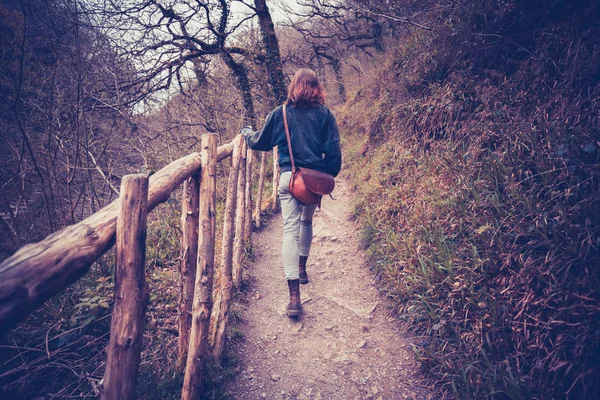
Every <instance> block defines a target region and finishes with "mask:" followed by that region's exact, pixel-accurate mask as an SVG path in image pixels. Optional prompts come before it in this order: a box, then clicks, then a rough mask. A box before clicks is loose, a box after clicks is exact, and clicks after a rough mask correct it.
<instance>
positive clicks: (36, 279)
mask: <svg viewBox="0 0 600 400" xmlns="http://www.w3.org/2000/svg"><path fill="white" fill-rule="evenodd" d="M232 151H233V144H232V143H228V144H226V145H223V146H220V147H219V149H218V151H217V153H218V154H217V161H220V160H222V159H224V158H226V157H229V156H230V155H231V152H232ZM201 162H202V157H201V156H200V155H199V154H198V153H194V154H190V155H188V156H185V157H182V158H180V159H179V160H177V161H174V162H172V163H171V164H169V165H167V166H166V167H164V168H163V169H161V170H160V171H158V172H157V173H155V174H154V175H152V176H151V177H150V184H149V189H148V203H147V210H148V212H150V211H152V210H153V209H154V208H155V207H156V206H157V205H159V204H160V203H162V202H164V201H166V200H167V199H168V198H169V196H170V195H171V192H172V191H173V190H175V188H177V187H178V186H179V185H180V184H181V182H183V181H184V180H185V179H187V178H188V177H189V176H190V175H192V174H193V173H194V172H196V171H198V169H199V168H200V165H201ZM117 208H118V201H117V200H115V201H114V202H112V203H111V204H109V205H108V206H106V207H104V208H103V209H101V210H99V211H98V212H96V213H95V214H93V215H91V216H89V217H88V218H86V219H85V220H83V221H81V222H80V223H78V224H75V225H71V226H68V227H66V228H64V229H63V230H61V231H58V232H55V233H53V234H52V235H50V236H48V237H47V238H45V239H44V240H42V241H41V242H38V243H35V244H29V245H27V246H24V247H22V248H21V249H20V250H19V251H17V252H16V253H15V254H14V255H12V256H11V257H9V258H7V259H6V260H4V261H3V262H2V264H0V337H1V336H2V335H4V334H5V333H6V332H8V330H9V329H11V328H12V327H13V326H15V325H16V324H17V323H18V322H19V321H20V320H22V319H24V318H25V317H27V315H29V313H31V312H32V311H33V310H35V309H36V308H37V307H39V306H40V305H42V304H43V303H44V301H46V300H47V299H49V298H50V297H52V296H53V295H54V294H56V293H58V292H60V291H61V290H63V289H64V288H66V287H67V286H69V285H70V284H72V283H73V282H75V281H77V280H78V279H79V278H81V277H82V276H83V275H84V274H85V273H86V272H87V271H88V269H89V268H90V265H92V263H93V262H94V261H96V260H97V259H98V258H99V257H100V256H101V255H102V254H104V253H105V252H106V251H107V250H108V249H109V248H110V247H111V246H112V245H113V243H114V242H113V240H114V238H115V228H116V221H117V212H118V210H117Z"/></svg>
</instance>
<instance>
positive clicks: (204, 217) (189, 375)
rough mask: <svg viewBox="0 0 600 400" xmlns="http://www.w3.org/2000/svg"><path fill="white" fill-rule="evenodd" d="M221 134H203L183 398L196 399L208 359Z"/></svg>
mask: <svg viewBox="0 0 600 400" xmlns="http://www.w3.org/2000/svg"><path fill="white" fill-rule="evenodd" d="M217 139H218V135H214V134H204V135H202V153H201V157H202V169H201V171H200V173H201V180H200V209H199V219H200V223H199V226H198V231H199V232H198V267H197V268H198V269H197V271H196V288H195V290H194V303H193V307H192V328H191V331H190V344H189V349H188V358H187V362H186V368H185V376H184V379H183V389H182V393H181V398H182V399H183V400H195V399H197V398H199V397H200V394H201V390H202V374H203V372H204V366H205V364H206V360H207V358H208V325H209V322H210V313H211V308H212V287H213V274H214V262H215V226H216V218H215V217H216V208H215V204H216V182H217V179H216V178H217Z"/></svg>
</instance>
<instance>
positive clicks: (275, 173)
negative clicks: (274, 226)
mask: <svg viewBox="0 0 600 400" xmlns="http://www.w3.org/2000/svg"><path fill="white" fill-rule="evenodd" d="M277 189H279V149H278V148H277V146H275V148H274V149H273V195H272V196H271V206H272V209H273V211H276V210H277Z"/></svg>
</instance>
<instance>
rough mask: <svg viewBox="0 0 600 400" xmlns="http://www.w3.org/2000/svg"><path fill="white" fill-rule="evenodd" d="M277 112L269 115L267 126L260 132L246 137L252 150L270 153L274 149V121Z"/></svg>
mask: <svg viewBox="0 0 600 400" xmlns="http://www.w3.org/2000/svg"><path fill="white" fill-rule="evenodd" d="M275 110H277V109H275ZM275 110H273V111H271V112H270V113H269V115H267V119H266V121H265V125H264V126H263V128H262V129H261V130H260V131H256V132H251V133H249V134H247V135H246V136H245V138H246V143H247V144H248V147H249V148H251V149H252V150H259V151H269V150H271V149H272V148H273V143H272V141H273V125H274V122H273V121H274V119H275V118H274V115H275Z"/></svg>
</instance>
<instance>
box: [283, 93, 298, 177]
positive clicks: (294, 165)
mask: <svg viewBox="0 0 600 400" xmlns="http://www.w3.org/2000/svg"><path fill="white" fill-rule="evenodd" d="M283 126H284V127H285V137H286V138H287V144H288V150H289V151H290V161H291V162H292V173H293V172H295V171H296V164H295V163H294V154H293V152H292V139H291V137H290V129H289V127H288V120H287V113H286V109H285V104H284V105H283Z"/></svg>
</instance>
